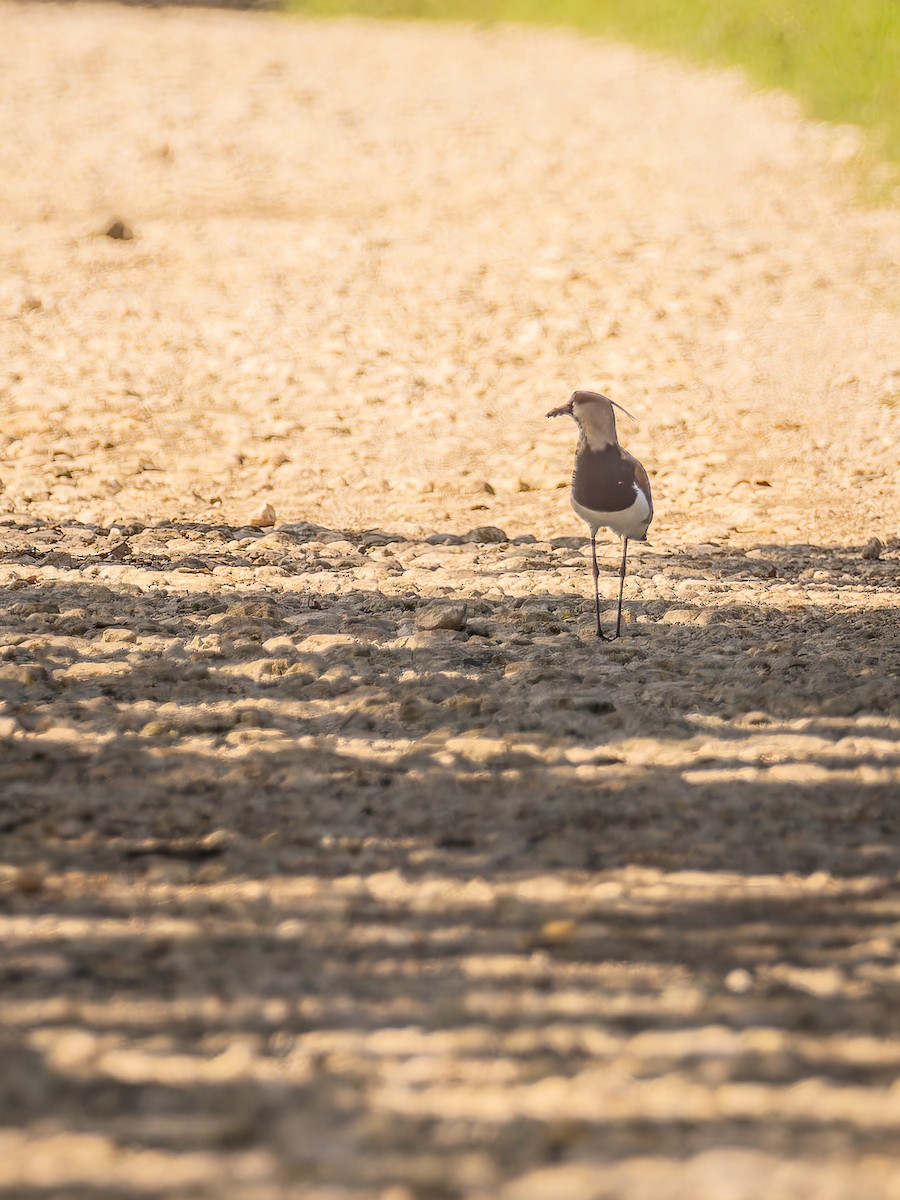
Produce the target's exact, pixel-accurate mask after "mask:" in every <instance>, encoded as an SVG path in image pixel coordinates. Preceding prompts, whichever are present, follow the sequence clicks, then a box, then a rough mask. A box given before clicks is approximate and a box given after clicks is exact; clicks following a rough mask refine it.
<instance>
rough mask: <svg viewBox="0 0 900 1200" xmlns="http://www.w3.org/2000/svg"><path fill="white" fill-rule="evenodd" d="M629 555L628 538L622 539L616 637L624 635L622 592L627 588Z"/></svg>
mask: <svg viewBox="0 0 900 1200" xmlns="http://www.w3.org/2000/svg"><path fill="white" fill-rule="evenodd" d="M627 554H628V538H623V539H622V566H621V569H620V570H619V612H618V614H617V616H616V637H621V634H622V590H623V589H624V587H625V556H626V555H627Z"/></svg>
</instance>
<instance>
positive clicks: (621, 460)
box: [547, 391, 653, 641]
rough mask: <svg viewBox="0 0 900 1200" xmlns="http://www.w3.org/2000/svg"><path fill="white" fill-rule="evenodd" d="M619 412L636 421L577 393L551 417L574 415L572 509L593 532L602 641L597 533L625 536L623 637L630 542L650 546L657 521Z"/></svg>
mask: <svg viewBox="0 0 900 1200" xmlns="http://www.w3.org/2000/svg"><path fill="white" fill-rule="evenodd" d="M614 408H618V409H619V410H620V412H623V413H625V415H626V417H631V419H632V421H633V420H634V417H632V416H631V413H630V412H628V411H627V410H626V409H624V408H622V406H621V404H616V402H615V400H610V399H609V397H608V396H603V395H601V394H600V392H587V391H576V392H573V393H572V395H571V397H570V398H569V402H568V403H567V404H563V405H561V406H560V407H559V408H554V409H552V410H551V411H550V412H548V413H547V416H548V417H572V418H574V420H575V423H576V424H577V426H578V430H579V438H578V446H577V449H576V451H575V469H574V471H573V472H572V507H573V508H574V509H575V512H576V513H577V514H578V516H579V517H581V519H582V521H585V522H586V523H587V525H588V528H589V529H590V531H591V555H592V557H593V570H594V605H595V608H596V612H597V637H598V638H600V640H601V641H610V640H612V639H610V638H608V637H607V636H606V635H605V634H604V632H603V629H602V628H601V625H600V584H599V577H600V568H599V567H598V566H597V530H598V529H601V528H606V529H611V530H612V531H613V532H614V533H617V534H618V535H619V537H620V538H622V566H621V569H620V571H619V610H618V614H617V616H616V633H615V636H616V637H620V636H621V633H622V592H623V589H624V587H625V559H626V556H627V554H628V543H629V541H635V542H645V541H646V540H647V530H648V529H649V527H650V522H651V521H652V520H653V497H652V495H651V492H650V480H649V478H648V477H647V472H646V471H645V470H644V468H643V466H642V465H641V463H639V462H638V460H637V459H636V458H635V457H634V455H633V454H629V453H628V451H627V450H623V449H622V447H621V446H620V445H619V439H618V437H617V436H616V414H615V412H614V411H613V409H614Z"/></svg>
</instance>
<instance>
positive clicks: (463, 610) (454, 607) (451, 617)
mask: <svg viewBox="0 0 900 1200" xmlns="http://www.w3.org/2000/svg"><path fill="white" fill-rule="evenodd" d="M467 616H468V605H467V604H466V602H465V600H450V601H446V600H433V601H431V603H430V604H426V605H425V606H424V607H423V608H420V609H419V611H418V612H417V613H416V628H417V629H465V627H466V617H467Z"/></svg>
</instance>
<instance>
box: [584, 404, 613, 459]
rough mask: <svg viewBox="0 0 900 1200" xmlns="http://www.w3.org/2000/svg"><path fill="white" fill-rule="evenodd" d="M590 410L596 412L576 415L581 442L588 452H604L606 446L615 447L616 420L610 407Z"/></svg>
mask: <svg viewBox="0 0 900 1200" xmlns="http://www.w3.org/2000/svg"><path fill="white" fill-rule="evenodd" d="M592 408H595V409H596V410H597V411H591V412H582V413H579V414H578V425H579V428H580V430H581V442H582V443H583V444H585V445H586V446H587V447H588V448H589V449H590V450H605V449H606V447H607V446H615V445H616V443H617V438H616V418H615V417H614V416H613V412H612V407H611V406H610V407H609V408H606V406H605V405H604V406H603V407H601V406H600V405H595V406H592Z"/></svg>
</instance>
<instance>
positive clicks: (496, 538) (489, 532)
mask: <svg viewBox="0 0 900 1200" xmlns="http://www.w3.org/2000/svg"><path fill="white" fill-rule="evenodd" d="M463 541H465V542H478V543H479V544H481V545H490V544H491V543H495V542H497V543H499V542H508V541H509V538H508V537H507V536H506V534H505V533H504V532H503V530H502V529H499V528H498V527H497V526H496V525H476V527H475V528H474V529H470V530H469V532H468V533H467V534H465V535H464V537H463Z"/></svg>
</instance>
